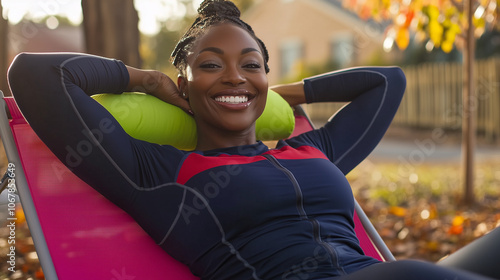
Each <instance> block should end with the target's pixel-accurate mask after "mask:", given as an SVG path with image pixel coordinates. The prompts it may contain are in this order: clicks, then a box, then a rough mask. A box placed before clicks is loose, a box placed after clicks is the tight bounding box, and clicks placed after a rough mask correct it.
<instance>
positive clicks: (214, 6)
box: [198, 0, 241, 18]
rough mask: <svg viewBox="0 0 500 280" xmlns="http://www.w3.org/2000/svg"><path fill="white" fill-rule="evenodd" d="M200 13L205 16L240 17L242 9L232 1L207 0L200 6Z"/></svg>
mask: <svg viewBox="0 0 500 280" xmlns="http://www.w3.org/2000/svg"><path fill="white" fill-rule="evenodd" d="M198 13H199V14H200V15H201V16H204V17H212V16H220V17H237V18H239V17H240V14H241V13H240V10H239V9H238V7H236V5H235V4H234V3H233V2H231V1H225V0H205V1H203V3H201V5H200V7H199V8H198Z"/></svg>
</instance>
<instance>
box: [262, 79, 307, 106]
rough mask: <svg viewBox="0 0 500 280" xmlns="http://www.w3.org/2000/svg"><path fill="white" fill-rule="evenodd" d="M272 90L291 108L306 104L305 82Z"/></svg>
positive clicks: (277, 86) (272, 88) (284, 85)
mask: <svg viewBox="0 0 500 280" xmlns="http://www.w3.org/2000/svg"><path fill="white" fill-rule="evenodd" d="M270 89H271V90H273V91H275V92H277V93H278V94H279V95H281V97H283V99H285V100H286V102H288V104H290V106H291V107H295V106H297V105H300V104H304V103H306V97H305V93H304V82H296V83H291V84H283V85H276V86H272V87H270Z"/></svg>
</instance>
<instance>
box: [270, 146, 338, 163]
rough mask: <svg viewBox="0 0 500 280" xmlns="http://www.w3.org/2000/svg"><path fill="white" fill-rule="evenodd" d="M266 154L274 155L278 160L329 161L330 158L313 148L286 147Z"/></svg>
mask: <svg viewBox="0 0 500 280" xmlns="http://www.w3.org/2000/svg"><path fill="white" fill-rule="evenodd" d="M264 154H269V155H272V156H273V157H275V158H277V159H308V158H322V159H326V160H328V158H327V157H326V155H325V154H324V153H323V152H322V151H320V150H318V149H317V148H314V147H311V146H300V147H298V148H296V149H295V148H292V147H290V146H284V147H283V148H281V149H279V150H270V151H269V152H266V153H264Z"/></svg>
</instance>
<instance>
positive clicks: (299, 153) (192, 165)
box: [177, 146, 328, 184]
mask: <svg viewBox="0 0 500 280" xmlns="http://www.w3.org/2000/svg"><path fill="white" fill-rule="evenodd" d="M267 154H268V155H271V156H273V157H275V158H277V159H291V160H294V159H309V158H322V159H326V160H328V158H327V157H326V156H325V154H323V153H322V152H321V151H320V150H318V149H316V148H314V147H310V146H301V147H299V148H297V149H294V148H292V147H290V146H285V147H283V148H281V149H279V150H270V151H268V152H266V153H264V154H263V155H267ZM262 160H265V157H263V156H262V155H260V156H240V155H226V154H221V155H219V156H215V157H214V156H208V157H207V156H203V155H200V154H197V153H192V154H190V155H189V156H188V157H187V158H186V159H185V160H184V163H183V164H182V167H181V169H180V171H179V174H178V175H177V183H179V184H185V183H186V182H187V181H189V180H190V179H191V178H192V177H193V176H195V175H196V174H199V173H201V172H203V171H206V170H209V169H212V168H216V167H220V166H226V165H241V164H248V163H253V162H257V161H262Z"/></svg>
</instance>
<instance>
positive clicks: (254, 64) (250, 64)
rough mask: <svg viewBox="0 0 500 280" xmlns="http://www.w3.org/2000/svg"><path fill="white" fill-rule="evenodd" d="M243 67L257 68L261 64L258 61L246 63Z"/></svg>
mask: <svg viewBox="0 0 500 280" xmlns="http://www.w3.org/2000/svg"><path fill="white" fill-rule="evenodd" d="M244 67H245V68H251V69H259V68H260V67H261V66H260V64H259V63H248V64H245V66H244Z"/></svg>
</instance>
